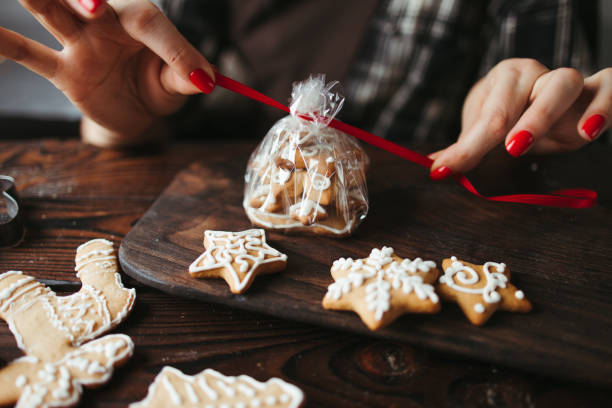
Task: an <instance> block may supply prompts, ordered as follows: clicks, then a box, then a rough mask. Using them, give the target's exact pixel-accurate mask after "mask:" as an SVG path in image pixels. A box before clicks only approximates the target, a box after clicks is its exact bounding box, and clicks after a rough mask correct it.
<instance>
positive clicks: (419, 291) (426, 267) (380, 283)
mask: <svg viewBox="0 0 612 408" xmlns="http://www.w3.org/2000/svg"><path fill="white" fill-rule="evenodd" d="M385 267H386V268H385ZM435 267H436V264H435V263H434V262H432V261H424V260H422V259H421V258H416V259H414V260H412V261H411V260H409V259H404V260H403V261H402V262H401V263H398V262H397V261H395V260H394V259H393V248H389V247H383V248H382V249H376V248H374V249H372V252H371V253H370V256H369V257H368V258H367V259H366V260H365V262H364V261H362V260H361V259H359V260H357V261H354V260H353V259H351V258H348V259H345V258H340V259H338V260H336V261H334V263H333V265H332V271H346V270H349V273H348V274H347V275H346V276H344V277H342V278H339V279H337V280H336V281H335V282H334V283H332V284H331V285H329V287H328V288H327V294H326V296H328V297H330V298H332V299H334V300H338V299H340V298H341V297H342V296H343V295H346V294H348V293H350V292H351V291H353V289H354V288H358V287H360V286H362V285H363V284H364V282H365V281H368V283H367V285H366V287H365V290H366V296H365V301H366V304H367V307H368V309H369V310H372V311H373V312H374V318H375V319H376V320H380V319H382V316H383V315H384V313H385V312H387V311H388V310H389V307H390V300H391V288H393V289H400V288H401V289H402V291H403V292H404V293H406V294H409V293H411V292H413V291H414V293H415V294H416V295H417V296H418V297H419V299H421V300H424V299H427V298H428V299H429V300H430V301H431V302H433V303H437V302H438V301H439V299H438V295H437V294H436V293H435V289H434V287H433V286H432V285H430V284H428V283H424V282H423V278H422V277H421V276H419V275H414V273H416V272H417V271H419V272H424V273H427V272H429V271H430V270H431V269H432V268H435ZM370 280H371V281H370Z"/></svg>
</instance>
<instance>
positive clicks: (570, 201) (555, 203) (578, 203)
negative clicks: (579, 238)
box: [216, 73, 597, 208]
mask: <svg viewBox="0 0 612 408" xmlns="http://www.w3.org/2000/svg"><path fill="white" fill-rule="evenodd" d="M216 76H217V81H216V84H217V85H218V86H220V87H222V88H225V89H227V90H230V91H232V92H236V93H238V94H240V95H243V96H246V97H248V98H251V99H253V100H256V101H258V102H261V103H265V104H266V105H270V106H273V107H275V108H277V109H280V110H282V111H285V112H287V113H290V111H289V108H288V107H287V106H285V105H283V104H282V103H280V102H277V101H275V100H274V99H272V98H270V97H269V96H266V95H264V94H262V93H260V92H257V91H256V90H254V89H252V88H249V87H248V86H246V85H244V84H241V83H240V82H238V81H235V80H233V79H231V78H228V77H226V76H225V75H222V74H220V73H217V75H216ZM303 118H304V119H306V120H312V119H311V118H308V117H303ZM329 126H330V127H332V128H334V129H338V130H340V131H341V132H344V133H347V134H349V135H351V136H353V137H355V138H357V139H359V140H361V141H363V142H366V143H369V144H371V145H374V146H376V147H379V148H381V149H383V150H386V151H388V152H390V153H393V154H395V155H397V156H400V157H403V158H404V159H407V160H410V161H411V162H414V163H416V164H419V165H421V166H423V167H425V168H427V169H429V168H430V167H431V164H432V163H433V160H431V159H430V158H429V157H427V156H423V155H422V154H419V153H417V152H415V151H413V150H410V149H407V148H405V147H403V146H400V145H398V144H396V143H393V142H391V141H389V140H387V139H383V138H382V137H380V136H376V135H374V134H372V133H370V132H367V131H365V130H363V129H359V128H357V127H355V126H351V125H349V124H348V123H344V122H341V121H339V120H336V119H332V120H331V122H330V123H329ZM454 178H455V180H457V182H458V183H459V184H461V185H462V186H463V187H464V188H465V189H466V190H468V191H469V192H470V193H472V194H474V195H476V196H478V197H480V198H484V199H485V200H489V201H501V202H507V203H522V204H532V205H542V206H550V207H565V208H589V207H592V206H594V205H595V204H596V203H597V193H596V192H595V191H592V190H587V189H583V188H576V189H567V190H558V191H553V192H551V193H549V194H512V195H503V196H493V197H486V196H483V195H482V194H480V193H479V192H478V191H477V190H476V188H475V187H474V186H473V185H472V183H471V182H470V181H469V180H468V179H467V177H465V176H464V175H462V174H457V175H455V176H454Z"/></svg>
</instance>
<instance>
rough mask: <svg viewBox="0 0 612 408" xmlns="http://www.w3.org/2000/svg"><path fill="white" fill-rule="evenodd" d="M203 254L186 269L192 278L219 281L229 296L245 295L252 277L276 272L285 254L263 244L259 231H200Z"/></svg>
mask: <svg viewBox="0 0 612 408" xmlns="http://www.w3.org/2000/svg"><path fill="white" fill-rule="evenodd" d="M204 247H205V248H206V251H205V252H204V253H203V254H202V255H200V256H199V257H198V258H197V259H196V260H195V261H193V263H192V264H191V265H190V266H189V273H190V274H191V276H193V277H194V278H223V279H225V281H226V282H227V284H228V285H229V287H230V290H231V291H232V292H233V293H236V294H239V293H243V292H245V291H246V290H247V289H248V288H249V287H250V286H251V283H253V280H254V279H255V276H257V275H263V274H269V273H275V272H280V271H282V270H283V269H285V267H286V266H287V255H285V254H282V253H280V252H279V251H277V250H276V249H274V248H272V247H271V246H270V245H268V244H267V243H266V233H265V231H264V230H262V229H250V230H246V231H241V232H227V231H210V230H207V231H205V232H204Z"/></svg>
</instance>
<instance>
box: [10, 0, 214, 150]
mask: <svg viewBox="0 0 612 408" xmlns="http://www.w3.org/2000/svg"><path fill="white" fill-rule="evenodd" d="M19 2H20V3H21V4H22V5H23V7H25V8H26V9H27V10H28V11H30V12H31V13H32V14H33V15H34V17H36V19H37V20H38V21H39V22H40V23H42V25H43V26H45V27H46V28H47V30H49V32H50V33H51V34H53V36H55V38H57V40H58V41H59V42H60V43H61V45H62V46H63V49H62V50H61V51H55V50H53V49H50V48H48V47H45V46H43V45H42V44H39V43H37V42H35V41H32V40H30V39H28V38H25V37H23V36H21V35H20V34H17V33H14V32H12V31H9V30H6V29H4V28H2V27H0V56H4V57H6V58H8V59H12V60H14V61H16V62H18V63H20V64H22V65H24V66H25V67H27V68H29V69H30V70H32V71H34V72H36V73H38V74H40V75H41V76H43V77H45V78H47V79H48V80H49V81H51V82H52V83H53V84H54V85H55V86H56V87H57V88H58V89H60V90H61V91H62V92H64V93H65V94H66V96H68V98H69V99H70V100H71V101H72V102H73V103H74V104H75V106H76V107H77V108H79V109H80V111H81V112H82V113H83V115H84V118H83V122H82V127H81V128H82V133H83V138H84V139H85V140H86V141H89V142H91V143H94V144H97V145H101V146H122V145H129V144H134V143H138V142H140V141H142V140H143V138H145V137H146V135H147V132H149V131H150V129H151V127H152V126H153V125H154V124H155V123H156V122H157V120H158V119H159V118H160V117H161V116H164V115H168V114H170V113H173V112H175V111H176V110H178V109H179V108H180V107H181V106H182V105H183V103H184V102H185V99H186V96H185V95H189V94H195V93H198V92H200V91H202V92H205V93H208V92H210V91H212V89H213V88H214V72H213V69H212V68H211V65H210V64H209V63H208V62H207V61H206V59H205V58H204V57H203V56H202V55H201V54H200V53H199V52H198V51H197V50H196V49H195V48H194V47H193V46H192V45H191V44H189V42H188V41H187V40H186V39H185V38H184V37H183V36H182V35H181V34H180V33H179V32H178V30H177V29H176V28H175V27H174V25H172V23H171V22H170V21H168V19H166V17H165V16H164V15H163V14H162V13H161V11H160V10H159V9H158V8H157V7H155V5H153V4H152V3H151V2H150V1H148V0H116V1H109V2H108V4H107V3H106V2H105V1H104V0H19ZM190 79H191V81H190Z"/></svg>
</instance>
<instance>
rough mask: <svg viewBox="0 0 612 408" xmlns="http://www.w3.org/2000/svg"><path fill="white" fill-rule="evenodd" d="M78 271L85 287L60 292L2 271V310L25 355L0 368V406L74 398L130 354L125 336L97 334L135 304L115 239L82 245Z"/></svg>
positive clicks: (59, 403) (72, 401) (63, 402)
mask: <svg viewBox="0 0 612 408" xmlns="http://www.w3.org/2000/svg"><path fill="white" fill-rule="evenodd" d="M76 271H77V277H78V278H79V279H80V280H81V282H82V285H83V286H82V287H81V290H80V291H79V292H77V293H74V294H72V295H70V296H61V297H60V296H57V295H56V294H55V293H54V292H53V291H51V290H50V289H49V288H47V287H45V286H44V285H42V284H41V283H39V282H37V281H36V280H35V279H34V278H33V277H31V276H27V275H24V274H23V273H21V272H18V271H9V272H6V273H4V274H2V275H0V317H1V318H2V319H4V320H5V321H6V322H7V323H8V326H9V329H10V330H11V332H12V333H13V335H14V336H15V339H16V340H17V345H18V347H19V348H20V349H21V350H23V352H24V353H25V354H26V356H25V357H22V358H19V359H17V360H15V361H13V362H11V363H9V364H8V365H7V366H5V367H3V368H2V369H1V370H0V390H1V391H0V406H4V405H7V404H13V403H15V402H16V403H17V406H18V407H26V406H27V407H41V408H42V407H51V406H53V407H68V406H73V405H76V404H77V403H78V400H79V397H80V395H81V393H82V386H83V385H85V386H96V385H101V384H103V383H105V382H106V381H108V379H109V378H110V376H111V374H112V372H113V368H114V367H116V366H118V365H120V364H122V363H123V362H125V361H126V360H127V359H129V358H130V356H131V355H132V353H133V350H134V344H133V343H132V340H131V339H130V338H129V337H127V336H125V335H122V334H111V335H107V336H104V337H102V338H99V339H96V340H92V339H94V338H96V337H98V336H100V335H102V334H103V333H106V332H108V331H109V330H111V329H113V328H114V327H115V326H117V325H118V324H119V323H121V322H122V321H123V320H124V319H125V318H126V317H127V315H128V313H129V312H130V310H131V309H132V306H133V305H134V300H135V292H134V289H126V288H124V287H123V284H122V283H121V277H120V276H119V274H118V272H117V271H118V269H117V258H116V256H115V255H114V251H113V244H112V243H111V242H109V241H107V240H104V239H95V240H92V241H89V242H87V243H85V244H83V245H81V246H80V247H79V248H78V249H77V254H76ZM90 340H92V341H90ZM88 341H89V342H88Z"/></svg>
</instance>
